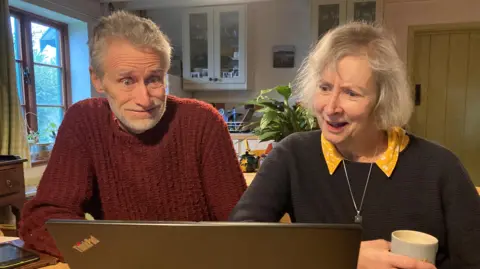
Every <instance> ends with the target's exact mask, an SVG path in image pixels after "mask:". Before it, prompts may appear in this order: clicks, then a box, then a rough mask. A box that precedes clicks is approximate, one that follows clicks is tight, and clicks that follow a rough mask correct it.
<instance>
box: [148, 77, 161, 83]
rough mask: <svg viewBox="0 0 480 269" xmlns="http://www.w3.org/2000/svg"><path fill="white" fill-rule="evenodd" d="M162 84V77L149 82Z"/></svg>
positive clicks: (152, 78) (151, 79)
mask: <svg viewBox="0 0 480 269" xmlns="http://www.w3.org/2000/svg"><path fill="white" fill-rule="evenodd" d="M161 82H162V78H161V77H151V78H150V79H149V80H148V83H161Z"/></svg>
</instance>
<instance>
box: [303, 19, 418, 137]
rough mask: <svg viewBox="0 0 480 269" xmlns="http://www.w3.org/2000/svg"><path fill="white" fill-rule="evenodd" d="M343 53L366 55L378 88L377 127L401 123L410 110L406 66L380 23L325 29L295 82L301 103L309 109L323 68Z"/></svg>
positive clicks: (344, 54) (338, 59) (407, 116)
mask: <svg viewBox="0 0 480 269" xmlns="http://www.w3.org/2000/svg"><path fill="white" fill-rule="evenodd" d="M345 56H366V57H367V59H368V62H369V63H370V67H371V68H372V72H373V74H374V77H375V79H376V85H377V90H378V95H377V96H378V98H377V103H376V105H375V108H374V111H373V113H374V116H375V120H376V124H377V127H378V128H379V129H381V130H387V129H389V128H391V127H396V126H399V127H404V126H406V125H407V124H408V122H409V120H410V117H411V114H412V112H413V99H412V92H411V89H410V85H409V82H408V78H407V73H406V68H405V66H404V63H403V62H402V60H401V59H400V57H399V55H398V52H397V50H396V47H395V40H394V37H393V36H392V35H390V34H389V33H388V32H387V31H386V30H385V29H384V28H383V27H381V26H375V25H372V24H367V23H363V22H351V23H347V24H345V25H342V26H339V27H337V28H335V29H332V30H331V31H329V32H328V33H326V34H325V35H324V36H323V38H322V39H321V40H320V41H319V42H318V43H317V45H316V46H315V47H314V48H313V49H312V51H311V52H310V54H309V55H308V56H307V58H306V59H305V61H304V62H303V64H302V66H301V68H300V70H299V73H298V75H297V78H296V81H295V83H294V85H295V88H296V89H295V90H296V93H297V94H298V95H299V97H300V99H301V102H302V104H303V105H305V106H306V107H308V108H309V109H310V110H311V111H312V112H314V111H313V105H314V100H315V99H314V95H315V93H316V91H317V90H318V88H319V87H318V86H319V83H320V80H321V75H322V73H323V71H324V70H325V69H326V68H334V69H335V68H336V65H337V64H338V62H339V61H340V60H341V59H342V58H344V57H345Z"/></svg>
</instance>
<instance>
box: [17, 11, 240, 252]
mask: <svg viewBox="0 0 480 269" xmlns="http://www.w3.org/2000/svg"><path fill="white" fill-rule="evenodd" d="M89 47H90V54H91V55H90V56H91V68H90V73H91V80H92V83H93V85H94V87H95V89H96V90H97V91H98V92H100V93H103V94H105V96H106V99H105V98H92V99H88V100H85V101H81V102H79V103H76V104H74V105H73V106H72V107H71V108H70V109H69V110H68V111H67V113H66V115H65V118H64V120H63V123H62V125H61V127H60V128H59V131H58V136H57V139H56V142H55V147H54V149H53V151H52V156H51V158H50V161H49V163H48V166H47V168H46V170H45V173H44V175H43V177H42V180H41V182H40V185H39V187H38V192H37V195H36V196H35V197H34V198H33V199H32V200H31V201H29V202H28V203H27V204H26V205H25V207H24V210H23V214H22V222H21V225H20V235H21V238H22V239H23V240H24V241H25V243H26V246H27V247H31V248H34V249H37V250H39V251H43V252H46V253H49V254H52V255H54V256H58V257H62V255H61V253H60V252H59V251H58V249H57V248H56V246H55V243H54V241H53V239H52V237H51V236H50V235H49V234H48V233H47V231H46V229H45V226H44V224H45V221H46V220H48V219H52V218H60V219H82V218H84V214H85V213H90V214H91V215H92V216H93V217H94V218H95V219H108V220H170V221H217V220H219V221H221V220H227V218H228V215H229V213H230V211H231V210H232V208H233V207H234V206H235V204H236V202H237V201H238V200H239V198H240V197H241V195H242V194H243V192H244V190H245V189H246V183H245V180H244V178H243V174H242V172H241V169H240V167H239V164H238V160H237V158H236V154H235V151H234V149H233V145H232V141H231V139H230V136H229V133H228V130H227V127H226V123H225V122H224V120H223V119H222V117H221V116H220V114H219V113H217V111H216V110H215V109H214V108H213V107H211V106H210V105H208V104H205V103H202V102H200V101H195V100H189V99H180V98H176V97H173V96H167V95H166V93H165V77H166V72H167V70H168V68H169V66H170V54H171V47H170V44H169V42H168V40H167V38H166V37H165V36H164V35H163V34H162V32H161V31H160V30H159V28H158V27H157V26H156V25H155V24H154V23H153V22H152V21H150V20H147V19H143V18H139V17H136V16H134V15H131V14H128V13H125V12H117V13H114V14H112V15H111V16H109V17H106V18H102V19H101V21H100V23H99V25H98V26H97V27H96V28H95V29H94V33H93V38H92V39H91V41H90V42H89Z"/></svg>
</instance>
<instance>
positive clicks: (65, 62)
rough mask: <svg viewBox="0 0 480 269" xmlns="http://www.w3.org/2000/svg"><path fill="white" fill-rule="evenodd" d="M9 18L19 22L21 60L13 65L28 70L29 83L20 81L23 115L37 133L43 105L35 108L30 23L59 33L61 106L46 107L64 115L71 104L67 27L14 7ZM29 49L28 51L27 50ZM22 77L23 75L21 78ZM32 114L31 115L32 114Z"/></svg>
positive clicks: (33, 64)
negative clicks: (54, 108)
mask: <svg viewBox="0 0 480 269" xmlns="http://www.w3.org/2000/svg"><path fill="white" fill-rule="evenodd" d="M10 16H13V17H15V18H16V19H17V20H18V21H19V22H20V27H19V28H20V52H21V55H22V57H21V58H22V60H21V61H19V60H16V59H15V63H18V62H21V63H22V70H26V68H28V70H30V77H29V80H30V83H27V81H26V80H25V79H23V81H22V83H21V84H22V86H23V89H22V90H23V94H24V104H22V107H24V108H25V115H26V118H27V124H28V126H29V127H30V128H31V129H32V130H34V131H38V119H37V116H36V115H37V107H39V106H40V107H42V106H43V105H38V106H37V100H36V93H35V72H34V66H35V63H34V60H33V50H32V49H31V47H32V36H31V34H30V33H31V23H32V22H38V23H41V24H43V25H45V26H50V27H53V28H56V29H57V30H58V31H59V33H60V58H61V59H60V66H59V67H56V68H58V69H60V70H61V73H62V74H61V76H62V89H61V92H62V103H63V104H62V105H58V106H55V105H46V106H48V107H61V108H63V109H64V113H65V112H66V110H67V109H68V107H69V106H70V105H71V104H72V100H71V98H72V96H71V85H70V79H69V74H70V72H69V69H70V57H69V56H70V53H69V48H68V25H67V24H65V23H62V22H58V21H54V20H51V19H48V18H45V17H42V16H39V15H37V14H33V13H30V12H27V11H23V10H20V9H17V8H14V7H10ZM29 48H30V49H29ZM36 65H40V66H50V65H45V64H41V63H36ZM21 77H23V75H22V76H21ZM32 113H33V114H32Z"/></svg>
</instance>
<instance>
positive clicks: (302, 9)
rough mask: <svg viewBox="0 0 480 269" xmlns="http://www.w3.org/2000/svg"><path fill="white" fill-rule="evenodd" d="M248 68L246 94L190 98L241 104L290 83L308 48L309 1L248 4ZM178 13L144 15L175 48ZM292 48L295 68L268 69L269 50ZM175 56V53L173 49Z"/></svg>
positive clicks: (177, 44) (178, 40)
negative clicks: (249, 80)
mask: <svg viewBox="0 0 480 269" xmlns="http://www.w3.org/2000/svg"><path fill="white" fill-rule="evenodd" d="M247 13H248V17H247V18H248V19H247V21H248V29H247V32H248V33H247V35H248V40H247V42H248V53H247V54H248V68H249V75H250V74H251V76H253V77H250V79H253V83H252V85H253V88H252V89H249V90H247V91H229V92H227V91H213V92H195V93H194V94H193V97H195V98H198V99H202V100H207V101H210V102H226V101H228V102H243V101H245V100H248V99H251V98H253V97H254V96H256V95H257V94H258V92H259V91H260V90H261V89H266V88H271V87H274V86H276V85H279V84H287V83H289V82H291V81H292V80H293V79H294V77H295V75H296V71H297V68H298V67H299V66H300V64H301V62H302V60H303V59H304V58H305V56H306V55H307V53H308V49H309V47H310V40H311V37H310V1H309V0H295V1H291V0H277V1H271V2H257V3H250V4H248V10H247ZM181 14H182V10H181V9H164V10H152V11H148V12H147V16H148V17H150V18H151V19H152V20H153V21H155V22H156V23H158V24H159V25H160V28H161V29H162V30H163V31H164V32H165V33H166V34H167V35H168V36H169V37H170V39H171V41H172V43H173V45H174V46H175V47H176V48H181V44H182V33H181V23H182V19H181V18H182V16H181ZM275 45H294V46H295V48H296V55H295V68H292V69H279V68H273V67H272V47H273V46H275ZM177 52H178V49H177Z"/></svg>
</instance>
